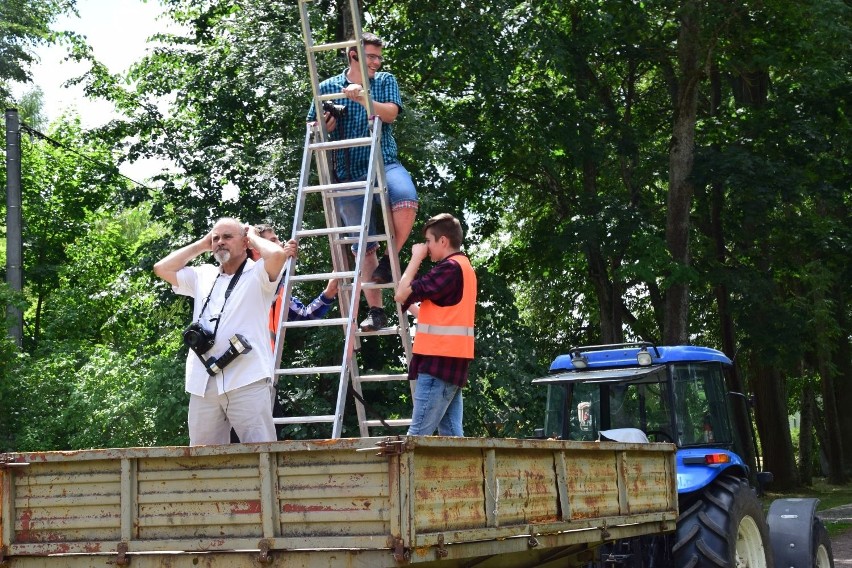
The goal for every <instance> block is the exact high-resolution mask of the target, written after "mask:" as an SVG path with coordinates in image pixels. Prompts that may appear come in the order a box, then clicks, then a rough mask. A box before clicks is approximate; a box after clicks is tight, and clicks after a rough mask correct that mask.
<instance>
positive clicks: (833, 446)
mask: <svg viewBox="0 0 852 568" xmlns="http://www.w3.org/2000/svg"><path fill="white" fill-rule="evenodd" d="M817 357H818V363H817V364H818V366H819V376H820V379H821V380H820V386H821V389H820V392H821V394H822V406H823V419H824V420H825V435H826V436H825V446H824V447H823V449H824V450H825V454H826V458H827V459H828V482H829V483H832V484H834V485H842V484H844V483H846V476H845V475H844V473H843V449H842V447H841V442H840V421H839V420H838V417H837V402H836V401H835V399H834V379H833V377H832V369H831V362H830V351H829V349H828V348H824V349H820V350H819V353H818V354H817Z"/></svg>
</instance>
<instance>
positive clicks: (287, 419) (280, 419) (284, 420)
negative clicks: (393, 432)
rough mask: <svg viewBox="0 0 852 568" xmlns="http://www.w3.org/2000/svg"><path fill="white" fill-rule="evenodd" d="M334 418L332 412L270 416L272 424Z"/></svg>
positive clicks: (328, 420)
mask: <svg viewBox="0 0 852 568" xmlns="http://www.w3.org/2000/svg"><path fill="white" fill-rule="evenodd" d="M334 419H335V416H334V414H325V415H322V416H277V417H273V418H272V422H273V423H274V424H305V423H307V422H334ZM380 424H381V423H380Z"/></svg>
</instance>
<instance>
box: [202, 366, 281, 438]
mask: <svg viewBox="0 0 852 568" xmlns="http://www.w3.org/2000/svg"><path fill="white" fill-rule="evenodd" d="M272 392H273V389H272V381H271V379H268V378H267V379H261V380H259V381H255V382H253V383H251V384H248V385H246V386H244V387H240V388H238V389H234V390H231V391H228V392H226V393H224V394H219V392H218V389H217V388H216V377H209V378H208V379H207V388H206V390H205V391H204V396H198V395H195V394H191V395H190V396H189V420H188V422H189V445H190V446H204V445H209V444H229V443H230V442H231V427H232V426H233V428H234V430H235V431H236V432H237V436H239V437H240V441H241V442H246V443H251V442H274V441H275V440H277V438H278V437H277V435H276V433H275V424H274V423H273V422H272Z"/></svg>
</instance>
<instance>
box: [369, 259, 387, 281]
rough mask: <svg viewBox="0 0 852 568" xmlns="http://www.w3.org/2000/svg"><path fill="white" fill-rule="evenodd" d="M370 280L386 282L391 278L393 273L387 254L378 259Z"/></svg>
mask: <svg viewBox="0 0 852 568" xmlns="http://www.w3.org/2000/svg"><path fill="white" fill-rule="evenodd" d="M370 280H371V281H372V282H373V283H375V284H388V283H389V282H390V281H391V280H393V273H392V272H391V265H390V258H388V255H384V256H383V257H382V258H380V259H379V265H378V266H376V269H375V270H374V271H373V276H372V277H371V278H370Z"/></svg>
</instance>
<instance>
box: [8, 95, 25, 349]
mask: <svg viewBox="0 0 852 568" xmlns="http://www.w3.org/2000/svg"><path fill="white" fill-rule="evenodd" d="M21 203H22V200H21V128H20V119H19V118H18V109H14V108H12V109H6V282H7V283H8V284H9V288H10V289H11V290H12V291H13V292H21V291H22V290H23V288H24V271H23V264H24V262H23V260H24V249H23V238H22V236H21V235H22V232H23V231H22V228H23V215H22V209H21ZM7 315H8V319H9V320H10V321H11V326H10V327H9V335H10V336H11V337H12V339H13V340H14V341H15V344H16V345H17V346H18V348H20V347H21V346H22V345H23V337H24V314H23V312H21V310H20V308H18V307H17V306H13V305H11V304H10V305H9V307H8V308H7Z"/></svg>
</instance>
